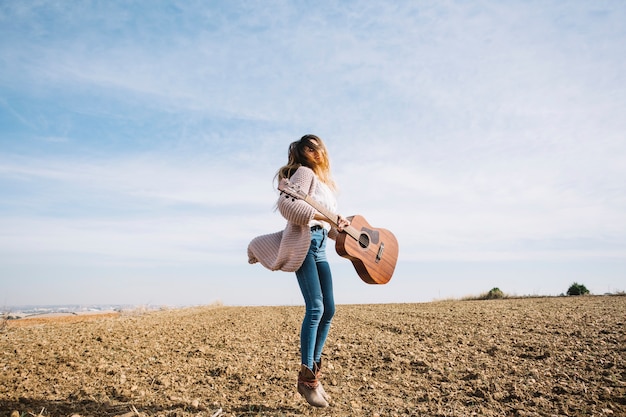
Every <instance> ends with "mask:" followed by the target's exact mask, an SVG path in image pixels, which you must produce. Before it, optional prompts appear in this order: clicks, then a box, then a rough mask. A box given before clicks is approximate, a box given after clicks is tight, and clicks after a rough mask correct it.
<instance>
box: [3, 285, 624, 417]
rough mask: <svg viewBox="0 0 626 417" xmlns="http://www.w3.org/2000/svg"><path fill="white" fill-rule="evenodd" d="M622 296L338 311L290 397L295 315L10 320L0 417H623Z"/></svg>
mask: <svg viewBox="0 0 626 417" xmlns="http://www.w3.org/2000/svg"><path fill="white" fill-rule="evenodd" d="M625 313H626V297H617V296H604V297H562V298H534V299H530V298H527V299H509V300H491V301H450V302H435V303H427V304H391V305H358V306H352V305H342V306H338V309H337V315H336V316H335V321H334V323H333V327H332V329H331V334H330V336H329V339H328V343H327V347H326V356H325V365H324V366H325V369H324V377H323V379H322V381H323V383H324V387H325V388H326V391H327V392H328V393H329V394H330V395H331V396H332V398H333V400H332V405H331V407H329V408H326V409H314V408H312V407H310V406H308V405H307V404H306V403H305V401H304V400H303V399H302V398H301V397H300V396H299V395H298V394H297V393H296V389H295V381H296V374H297V370H298V367H299V353H298V343H299V342H298V339H299V336H298V332H299V326H300V321H301V318H302V314H303V308H302V307H246V308H243V307H204V308H190V309H181V310H171V311H156V312H149V313H143V314H120V315H109V316H106V317H104V316H103V317H95V316H86V317H81V316H78V318H76V317H74V316H73V317H72V318H71V320H70V319H67V318H65V319H63V318H49V319H38V320H35V321H30V322H29V321H28V320H15V321H13V320H11V321H9V322H8V323H5V324H6V326H4V329H3V330H2V332H1V333H0V355H1V356H0V370H1V373H0V417H3V416H72V415H80V416H125V417H130V416H209V417H210V416H292V415H305V416H307V415H314V416H349V415H358V416H361V415H363V416H419V415H423V416H441V417H443V416H472V415H477V416H591V415H593V416H625V415H626V367H625V363H626V330H625V329H626V326H625V321H626V314H625Z"/></svg>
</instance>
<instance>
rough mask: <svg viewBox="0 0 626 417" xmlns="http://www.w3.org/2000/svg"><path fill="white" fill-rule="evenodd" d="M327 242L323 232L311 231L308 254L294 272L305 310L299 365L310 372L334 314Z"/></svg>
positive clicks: (301, 331)
mask: <svg viewBox="0 0 626 417" xmlns="http://www.w3.org/2000/svg"><path fill="white" fill-rule="evenodd" d="M327 240H328V236H327V231H326V230H324V229H318V230H312V231H311V246H310V247H309V252H308V253H307V255H306V258H305V259H304V263H303V264H302V266H301V267H300V269H298V270H297V271H296V276H297V277H298V284H299V285H300V291H302V296H303V297H304V304H305V307H306V313H305V315H304V320H303V321H302V328H301V330H300V354H301V356H302V364H303V365H306V366H307V367H308V368H309V369H313V363H314V362H315V363H319V362H320V359H321V357H322V349H324V343H325V342H326V337H327V336H328V331H329V330H330V322H331V320H332V318H333V316H334V315H335V298H334V296H333V278H332V274H331V272H330V266H329V265H328V261H327V260H326V241H327Z"/></svg>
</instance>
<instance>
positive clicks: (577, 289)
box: [567, 282, 589, 295]
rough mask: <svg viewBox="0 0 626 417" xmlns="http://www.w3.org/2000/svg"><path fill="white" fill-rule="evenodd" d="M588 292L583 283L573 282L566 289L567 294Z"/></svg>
mask: <svg viewBox="0 0 626 417" xmlns="http://www.w3.org/2000/svg"><path fill="white" fill-rule="evenodd" d="M585 294H589V290H588V289H587V287H585V286H584V285H583V284H579V283H577V282H575V283H573V284H572V285H571V286H570V287H569V289H568V290H567V295H585Z"/></svg>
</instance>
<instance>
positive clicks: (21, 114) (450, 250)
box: [0, 0, 626, 306]
mask: <svg viewBox="0 0 626 417" xmlns="http://www.w3.org/2000/svg"><path fill="white" fill-rule="evenodd" d="M624 114H626V3H623V2H616V1H594V2H588V1H567V2H562V1H543V0H542V1H507V2H494V1H459V2H455V1H437V2H426V1H396V2H386V1H359V2H356V1H345V2H325V1H322V2H315V3H313V2H302V1H263V2H250V1H246V2H243V1H212V2H204V1H197V2H194V1H187V0H186V1H136V2H132V3H129V2H122V1H107V2H98V1H80V2H79V1H76V2H46V1H20V2H10V1H3V2H0V193H1V195H2V198H1V199H0V304H2V305H4V306H14V305H24V304H109V303H113V304H116V303H118V304H135V305H146V304H151V305H174V306H178V305H196V304H209V303H213V302H216V301H219V302H223V303H224V304H228V305H276V304H300V303H301V296H300V294H299V290H298V286H297V282H296V280H295V277H294V275H293V274H289V273H282V272H270V271H267V270H264V269H263V268H262V267H261V266H259V265H248V264H247V257H246V247H247V244H248V242H249V240H250V239H251V238H253V237H254V236H256V235H259V234H264V233H270V232H273V231H277V230H280V229H281V228H282V227H283V226H284V220H283V219H282V218H281V217H280V215H279V214H278V213H277V212H274V211H273V205H274V202H275V199H276V197H277V195H276V193H275V191H274V189H273V183H272V177H273V175H274V173H275V171H276V169H277V168H278V167H279V166H281V165H282V164H284V163H285V161H286V154H287V146H288V144H289V143H290V142H291V141H293V140H296V139H298V138H299V137H300V136H301V135H303V134H306V133H314V134H317V135H319V136H321V137H322V138H323V139H324V140H325V141H326V143H327V146H328V148H329V150H330V153H331V162H332V167H333V172H334V176H335V179H336V181H337V182H338V183H339V186H340V189H341V192H340V195H339V206H340V212H341V213H342V214H344V215H351V214H355V213H359V214H361V215H363V216H365V217H366V218H367V220H368V221H369V222H370V223H371V224H372V225H373V226H374V227H384V228H387V229H389V230H391V231H392V232H394V234H395V235H396V236H397V238H398V241H399V244H400V257H399V261H398V265H397V269H396V273H395V275H394V277H393V279H392V280H391V282H390V283H388V284H386V285H384V286H370V285H367V284H364V283H362V282H361V281H360V280H359V278H358V277H357V276H356V274H355V272H354V271H353V269H352V266H351V264H350V262H349V261H347V260H344V259H342V258H339V257H338V256H337V255H336V254H334V253H333V252H334V251H332V250H331V251H330V252H331V256H330V260H331V263H332V267H333V271H334V278H335V292H336V300H337V302H339V303H379V302H382V303H387V302H422V301H431V300H434V299H442V298H452V297H462V296H465V295H476V294H479V293H482V292H486V291H488V290H489V289H491V288H493V287H499V288H500V289H502V290H503V291H504V292H506V293H509V294H517V295H528V294H536V295H557V294H560V293H563V292H565V291H566V290H567V288H568V287H569V285H570V284H572V283H573V282H574V281H577V282H581V283H584V284H585V285H586V286H587V287H588V288H589V289H590V290H591V291H592V292H593V293H596V294H602V293H605V292H614V291H623V290H626V187H625V185H624V184H626V137H625V136H626V135H625V133H624V132H626V117H624ZM331 249H332V248H331Z"/></svg>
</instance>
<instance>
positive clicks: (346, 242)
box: [278, 178, 398, 284]
mask: <svg viewBox="0 0 626 417" xmlns="http://www.w3.org/2000/svg"><path fill="white" fill-rule="evenodd" d="M278 190H279V191H280V192H281V195H283V194H284V195H285V198H293V199H296V198H297V199H300V200H304V201H306V202H307V203H308V204H309V205H311V206H312V207H313V208H315V209H316V210H317V211H318V212H320V213H321V214H322V215H324V216H325V217H326V218H327V219H328V220H329V221H330V222H332V223H333V224H334V225H335V226H337V219H338V216H337V214H335V213H332V212H331V211H329V210H328V209H327V208H326V207H324V206H323V205H321V204H320V203H318V202H317V201H315V199H313V198H312V197H311V196H309V195H308V194H307V193H305V192H304V191H303V190H301V189H300V187H298V186H297V185H294V184H292V183H291V182H290V181H289V179H287V178H282V179H281V180H280V182H279V184H278ZM348 220H350V225H349V226H346V227H344V228H343V231H342V232H340V233H339V235H337V240H336V243H335V249H336V250H337V253H338V254H339V256H342V257H344V258H347V259H350V260H351V261H352V265H353V266H354V269H356V272H357V274H358V275H359V277H360V278H361V280H363V281H364V282H366V283H368V284H386V283H387V282H389V280H390V279H391V276H392V275H393V271H394V270H395V269H396V261H397V260H398V241H397V240H396V237H395V236H394V235H393V233H391V232H390V231H389V230H387V229H376V228H374V227H372V226H370V225H369V223H367V221H366V220H365V218H363V216H359V215H355V216H352V217H348Z"/></svg>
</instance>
